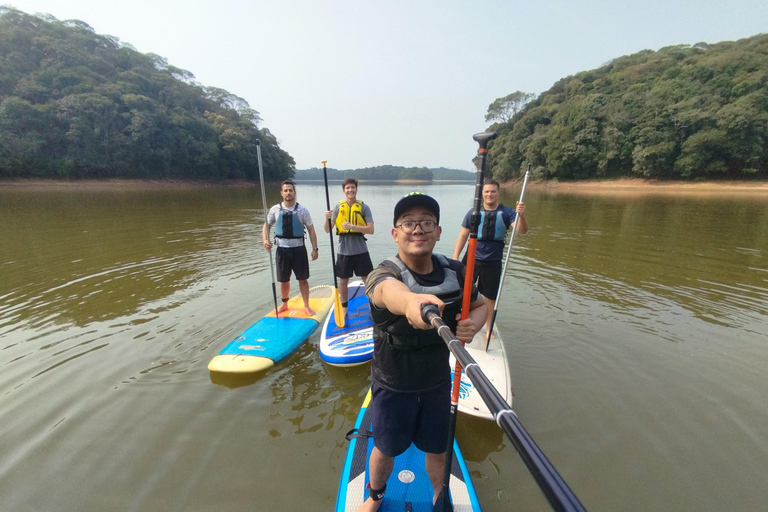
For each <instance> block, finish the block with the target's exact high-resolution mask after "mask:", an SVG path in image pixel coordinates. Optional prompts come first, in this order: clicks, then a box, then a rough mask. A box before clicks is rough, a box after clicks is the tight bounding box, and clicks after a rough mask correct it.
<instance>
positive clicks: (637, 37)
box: [0, 0, 768, 170]
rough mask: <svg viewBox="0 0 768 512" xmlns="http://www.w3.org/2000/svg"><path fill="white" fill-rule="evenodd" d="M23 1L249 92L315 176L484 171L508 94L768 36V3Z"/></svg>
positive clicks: (206, 81) (14, 1)
mask: <svg viewBox="0 0 768 512" xmlns="http://www.w3.org/2000/svg"><path fill="white" fill-rule="evenodd" d="M0 2H3V0H0ZM7 3H8V4H9V5H11V6H13V7H16V8H17V9H20V10H22V11H25V12H27V13H31V14H34V13H48V14H52V15H53V16H55V17H56V18H58V19H59V20H67V19H79V20H82V21H84V22H86V23H88V24H89V25H90V26H91V27H93V28H94V30H95V31H96V32H97V33H99V34H109V35H112V36H116V37H118V38H119V39H120V40H121V41H124V42H127V43H130V44H132V45H133V46H134V47H135V48H136V49H137V50H139V51H140V52H142V53H156V54H158V55H161V56H163V57H165V58H166V59H168V62H169V64H172V65H174V66H176V67H179V68H182V69H186V70H188V71H190V72H192V73H193V74H194V75H195V77H196V79H197V81H198V82H200V83H201V84H203V85H207V86H215V87H220V88H223V89H226V90H227V91H229V92H231V93H233V94H236V95H237V96H240V97H242V98H244V99H245V100H247V101H248V103H250V105H251V107H252V108H254V109H256V110H257V111H259V112H260V113H261V117H262V118H263V119H264V121H263V122H262V124H261V126H266V127H267V128H269V129H270V130H271V131H272V133H273V134H275V136H276V137H277V138H278V140H279V141H280V145H281V147H282V148H283V149H284V150H286V151H288V153H290V154H291V155H292V156H293V158H294V159H295V160H296V167H297V168H299V169H305V168H309V167H318V166H320V165H321V164H320V162H321V160H328V166H329V167H332V168H336V169H350V168H358V167H371V166H375V165H383V164H392V165H402V166H409V167H410V166H418V167H450V168H457V169H467V170H470V169H472V163H471V160H472V157H473V156H475V154H476V152H477V145H476V144H475V143H474V142H473V140H472V135H473V134H474V133H477V132H481V131H484V130H485V129H486V128H487V127H488V125H489V123H486V122H485V120H484V118H485V114H486V111H487V109H488V105H489V104H490V103H491V102H492V101H493V100H495V99H496V98H499V97H502V96H506V95H507V94H509V93H511V92H514V91H517V90H521V91H525V92H531V93H535V94H537V95H538V94H539V93H541V92H543V91H545V90H547V89H549V88H550V87H551V86H552V84H553V83H554V82H556V81H557V80H559V79H560V78H563V77H566V76H568V75H572V74H574V73H577V72H579V71H583V70H587V69H593V68H596V67H599V66H600V65H602V64H604V63H606V62H608V61H609V60H611V59H612V58H614V57H619V56H622V55H627V54H630V53H635V52H638V51H640V50H643V49H652V50H658V49H659V48H661V47H664V46H668V45H675V44H695V43H697V42H700V41H704V42H708V43H716V42H719V41H723V40H735V39H740V38H743V37H749V36H752V35H756V34H759V33H765V32H768V1H767V0H729V1H725V0H691V1H688V0H664V1H661V0H636V1H621V0H613V1H607V0H604V1H590V0H570V1H569V0H552V1H546V0H543V1H542V0H539V1H533V0H529V1H526V2H523V1H519V0H518V1H512V0H506V1H504V0H497V1H495V2H491V1H483V0H474V1H473V0H463V1H454V0H444V1H439V2H438V1H419V0H409V1H399V0H379V1H376V2H372V1H365V0H358V1H349V2H347V1H335V0H329V1H322V0H316V1H308V0H307V1H293V0H273V1H270V2H266V1H259V0H249V1H246V0H217V1H210V0H209V1H202V0H185V1H183V2H182V1H177V0H154V1H147V0H132V1H125V0H10V1H8V2H7Z"/></svg>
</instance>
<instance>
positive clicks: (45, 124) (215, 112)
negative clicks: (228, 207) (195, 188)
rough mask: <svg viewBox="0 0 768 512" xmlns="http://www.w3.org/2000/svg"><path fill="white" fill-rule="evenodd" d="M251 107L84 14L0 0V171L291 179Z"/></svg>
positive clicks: (286, 158) (289, 163)
mask: <svg viewBox="0 0 768 512" xmlns="http://www.w3.org/2000/svg"><path fill="white" fill-rule="evenodd" d="M260 121H261V119H260V118H259V113H258V112H257V111H256V110H254V109H252V108H250V106H249V105H248V103H247V102H246V101H245V100H243V99H242V98H239V97H237V96H235V95H234V94H231V93H229V92H227V91H225V90H223V89H218V88H215V87H205V86H202V85H201V84H199V83H197V82H196V81H195V80H194V76H193V75H192V74H191V73H190V72H188V71H185V70H182V69H179V68H176V67H174V66H172V65H169V64H168V63H167V61H166V60H165V59H164V58H162V57H160V56H158V55H154V54H142V53H139V52H137V51H136V50H135V49H134V48H133V47H131V46H130V45H128V44H125V43H120V41H119V40H118V39H117V38H115V37H112V36H104V35H98V34H96V33H94V31H93V29H92V28H91V27H89V26H88V25H87V24H86V23H84V22H82V21H72V20H70V21H59V20H57V19H55V18H53V17H51V16H44V17H42V18H41V17H38V16H32V15H28V14H25V13H23V12H21V11H18V10H15V9H12V8H9V7H0V178H15V177H57V178H61V177H67V178H113V177H126V178H153V179H160V178H181V179H228V178H246V179H258V165H257V158H256V140H257V139H258V140H260V142H261V149H262V160H263V163H264V172H265V175H266V176H265V177H266V178H267V179H283V178H286V177H290V176H292V175H293V171H294V165H295V164H294V161H293V158H292V157H291V156H290V155H289V154H288V153H286V152H285V151H283V150H281V149H280V147H279V146H278V143H277V140H276V139H275V137H274V136H273V135H272V134H271V133H270V132H269V130H268V129H267V128H259V127H258V123H259V122H260Z"/></svg>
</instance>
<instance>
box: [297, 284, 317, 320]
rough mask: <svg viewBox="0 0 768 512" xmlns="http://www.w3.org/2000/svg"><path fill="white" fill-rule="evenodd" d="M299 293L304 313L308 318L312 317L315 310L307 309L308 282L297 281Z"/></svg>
mask: <svg viewBox="0 0 768 512" xmlns="http://www.w3.org/2000/svg"><path fill="white" fill-rule="evenodd" d="M299 292H301V299H302V300H303V301H304V311H306V312H307V314H308V315H309V316H314V315H315V310H314V309H312V308H311V307H309V282H307V280H306V279H305V280H303V281H299Z"/></svg>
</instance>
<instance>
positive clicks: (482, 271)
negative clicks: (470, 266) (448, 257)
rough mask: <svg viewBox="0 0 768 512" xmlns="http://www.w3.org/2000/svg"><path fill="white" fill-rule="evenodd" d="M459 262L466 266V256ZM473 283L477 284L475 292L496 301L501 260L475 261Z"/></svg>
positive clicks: (499, 282) (499, 281)
mask: <svg viewBox="0 0 768 512" xmlns="http://www.w3.org/2000/svg"><path fill="white" fill-rule="evenodd" d="M461 262H462V263H463V264H464V265H465V266H466V264H467V255H466V254H464V259H462V260H461ZM474 282H475V283H476V284H477V291H479V292H480V293H482V294H483V296H484V297H485V298H487V299H491V300H496V295H497V294H498V293H499V284H501V260H498V261H480V260H475V271H474Z"/></svg>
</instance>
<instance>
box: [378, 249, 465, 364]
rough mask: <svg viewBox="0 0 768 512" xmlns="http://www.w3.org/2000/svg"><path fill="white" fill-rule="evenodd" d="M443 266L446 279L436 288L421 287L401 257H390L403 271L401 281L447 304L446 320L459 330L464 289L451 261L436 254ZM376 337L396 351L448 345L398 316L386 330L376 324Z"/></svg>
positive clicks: (444, 311)
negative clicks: (457, 316) (457, 317)
mask: <svg viewBox="0 0 768 512" xmlns="http://www.w3.org/2000/svg"><path fill="white" fill-rule="evenodd" d="M433 256H434V257H435V258H436V259H437V261H438V263H439V264H440V266H441V267H442V268H443V272H445V279H443V282H442V283H441V284H440V285H437V286H422V285H420V284H419V283H418V282H417V281H416V278H415V277H414V276H413V274H412V273H411V271H410V270H409V269H408V267H406V266H405V263H403V262H402V261H401V260H400V259H399V258H388V259H387V260H385V261H387V262H390V263H391V264H392V265H393V266H395V267H397V268H398V269H399V270H400V278H401V279H402V281H403V283H405V284H406V286H408V288H409V289H410V290H411V291H412V292H414V293H424V294H430V295H435V296H436V297H437V298H439V299H440V300H442V301H443V302H444V303H445V308H444V309H443V319H444V321H445V323H446V324H447V325H448V327H449V328H450V329H451V330H453V331H455V330H456V325H457V323H458V322H457V321H456V315H457V314H458V313H460V312H461V301H462V288H461V283H460V282H459V280H460V279H461V276H459V275H458V273H457V272H456V271H455V270H453V269H452V268H451V267H450V265H449V264H448V258H446V257H445V256H443V255H442V254H433ZM373 334H374V336H377V335H378V336H379V337H380V338H381V339H382V340H384V341H386V342H387V343H389V344H390V345H391V346H392V348H393V349H395V350H417V349H419V348H420V347H423V346H425V345H435V344H443V343H445V342H444V341H443V339H442V338H441V337H440V335H439V334H438V333H437V331H435V330H433V329H430V330H423V329H416V328H415V327H413V326H412V325H411V324H410V323H408V319H407V318H406V317H404V316H400V317H397V319H395V320H394V321H393V322H391V323H389V324H388V325H386V326H385V327H383V328H379V327H378V326H376V325H375V324H374V327H373Z"/></svg>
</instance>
